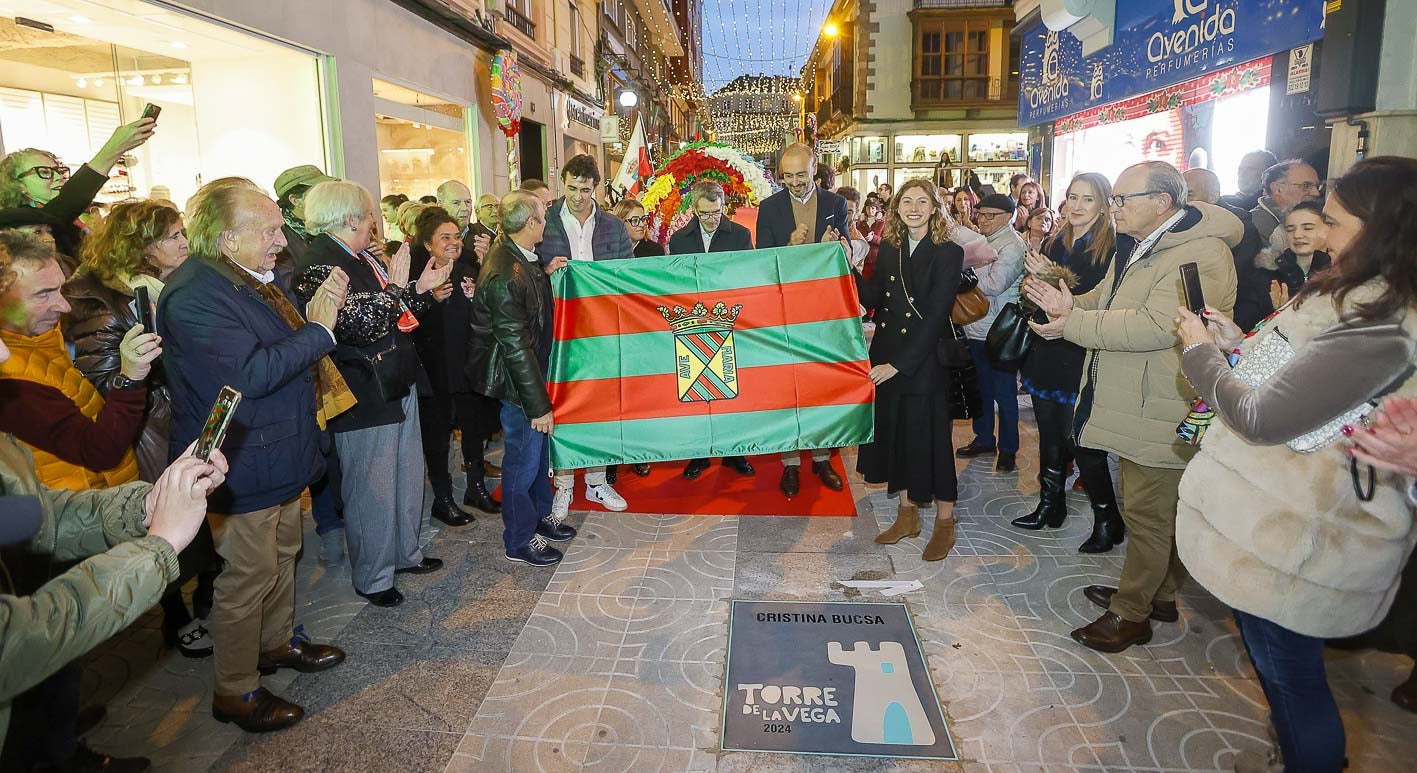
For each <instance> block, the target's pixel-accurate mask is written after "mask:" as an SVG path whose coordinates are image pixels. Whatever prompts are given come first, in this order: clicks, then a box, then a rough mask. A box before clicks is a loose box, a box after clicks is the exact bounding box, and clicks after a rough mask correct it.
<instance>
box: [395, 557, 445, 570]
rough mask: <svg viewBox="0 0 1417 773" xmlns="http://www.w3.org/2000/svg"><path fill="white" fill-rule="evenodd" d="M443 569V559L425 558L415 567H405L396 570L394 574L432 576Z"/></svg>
mask: <svg viewBox="0 0 1417 773" xmlns="http://www.w3.org/2000/svg"><path fill="white" fill-rule="evenodd" d="M442 568H443V559H441V558H429V557H428V556H424V557H423V560H422V561H419V562H418V564H417V565H415V566H405V567H404V568H402V569H395V570H394V574H432V573H434V572H436V571H438V570H439V569H442Z"/></svg>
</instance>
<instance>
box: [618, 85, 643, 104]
mask: <svg viewBox="0 0 1417 773" xmlns="http://www.w3.org/2000/svg"><path fill="white" fill-rule="evenodd" d="M639 103H640V95H639V94H636V93H635V92H633V91H630V90H629V89H625V90H624V91H622V92H620V107H625V108H630V107H634V106H635V105H638V104H639Z"/></svg>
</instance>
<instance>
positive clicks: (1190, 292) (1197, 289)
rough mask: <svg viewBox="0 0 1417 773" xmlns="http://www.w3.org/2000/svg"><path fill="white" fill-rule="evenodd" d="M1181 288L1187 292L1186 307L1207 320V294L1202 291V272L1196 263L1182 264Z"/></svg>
mask: <svg viewBox="0 0 1417 773" xmlns="http://www.w3.org/2000/svg"><path fill="white" fill-rule="evenodd" d="M1181 289H1182V290H1184V291H1185V293H1186V308H1188V309H1190V310H1191V312H1192V313H1194V314H1195V315H1196V316H1197V317H1200V318H1201V320H1202V321H1204V320H1205V294H1204V293H1202V292H1201V272H1200V268H1199V267H1198V266H1196V264H1194V263H1182V264H1181Z"/></svg>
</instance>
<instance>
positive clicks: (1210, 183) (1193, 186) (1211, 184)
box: [1181, 167, 1220, 204]
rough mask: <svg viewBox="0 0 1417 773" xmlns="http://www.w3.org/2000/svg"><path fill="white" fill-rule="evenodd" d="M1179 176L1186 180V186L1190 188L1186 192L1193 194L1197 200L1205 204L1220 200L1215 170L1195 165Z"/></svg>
mask: <svg viewBox="0 0 1417 773" xmlns="http://www.w3.org/2000/svg"><path fill="white" fill-rule="evenodd" d="M1181 176H1182V177H1183V178H1184V179H1185V180H1186V186H1187V187H1188V188H1189V189H1190V190H1189V191H1188V194H1189V195H1193V196H1195V197H1196V199H1197V200H1199V201H1204V202H1205V203H1207V204H1214V203H1215V202H1217V201H1219V200H1220V178H1219V177H1217V176H1216V175H1215V172H1212V171H1210V170H1209V169H1202V168H1199V167H1197V168H1195V169H1187V170H1186V171H1185V173H1184V174H1182V175H1181Z"/></svg>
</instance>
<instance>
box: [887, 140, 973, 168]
mask: <svg viewBox="0 0 1417 773" xmlns="http://www.w3.org/2000/svg"><path fill="white" fill-rule="evenodd" d="M960 139H961V138H960V135H958V134H897V135H896V136H895V161H896V163H897V164H905V163H914V164H919V163H922V162H929V163H932V164H933V163H936V162H938V161H940V160H941V159H944V160H945V161H946V162H947V163H955V162H958V161H959V159H960V153H959V148H960Z"/></svg>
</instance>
